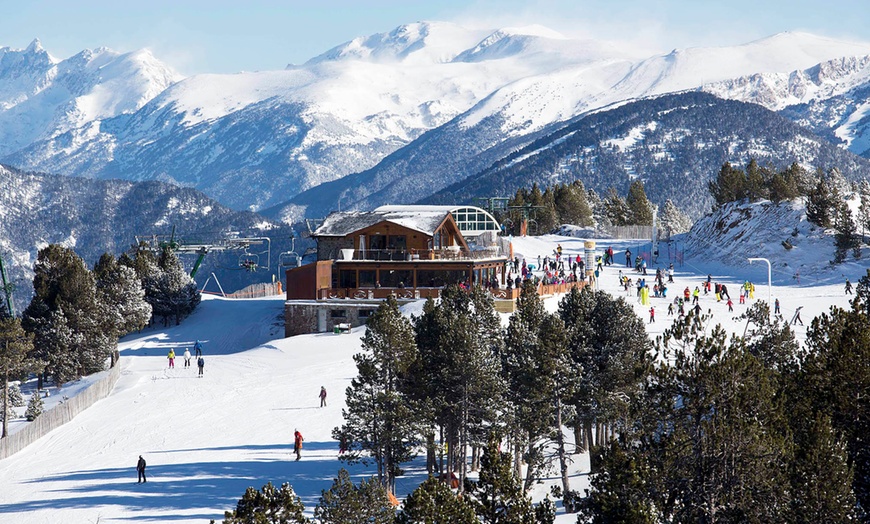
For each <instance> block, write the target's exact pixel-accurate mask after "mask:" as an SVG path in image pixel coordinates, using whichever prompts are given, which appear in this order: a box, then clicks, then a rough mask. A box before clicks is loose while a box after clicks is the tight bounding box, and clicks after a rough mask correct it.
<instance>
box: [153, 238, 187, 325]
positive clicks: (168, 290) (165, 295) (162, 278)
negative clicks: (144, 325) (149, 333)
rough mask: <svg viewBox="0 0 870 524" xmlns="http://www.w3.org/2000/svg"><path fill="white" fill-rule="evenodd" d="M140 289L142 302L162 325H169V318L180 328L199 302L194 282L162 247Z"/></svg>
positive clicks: (171, 253)
mask: <svg viewBox="0 0 870 524" xmlns="http://www.w3.org/2000/svg"><path fill="white" fill-rule="evenodd" d="M145 260H147V258H146V259H145ZM143 287H144V288H145V300H146V301H148V303H149V304H151V307H152V310H153V314H154V315H155V316H159V317H161V318H162V319H163V325H164V326H168V325H169V321H170V320H171V319H172V320H175V325H179V324H180V323H181V320H182V319H184V318H185V317H187V316H188V315H190V314H191V313H192V312H193V310H194V309H196V306H198V305H199V302H200V300H201V296H200V294H199V291H198V290H197V289H196V283H195V282H194V281H193V280H192V279H191V278H190V276H189V275H188V274H187V273H186V272H185V271H184V266H183V265H182V264H181V261H180V260H179V259H178V257H177V256H176V255H175V253H174V252H173V251H172V250H171V249H170V248H169V247H164V248H163V251H162V253H161V254H160V258H159V259H158V260H157V266H156V267H152V268H151V271H150V272H149V273H148V274H147V275H146V277H145V280H144V285H143Z"/></svg>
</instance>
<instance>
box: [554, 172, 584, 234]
mask: <svg viewBox="0 0 870 524" xmlns="http://www.w3.org/2000/svg"><path fill="white" fill-rule="evenodd" d="M554 192H555V206H556V213H557V215H558V222H559V223H560V224H575V225H578V226H581V227H589V226H591V225H592V223H593V221H592V208H591V207H590V206H589V202H588V200H587V194H586V188H585V187H583V182H581V181H580V180H577V181H575V182H573V183H572V184H568V185H558V186H556V188H555V189H554Z"/></svg>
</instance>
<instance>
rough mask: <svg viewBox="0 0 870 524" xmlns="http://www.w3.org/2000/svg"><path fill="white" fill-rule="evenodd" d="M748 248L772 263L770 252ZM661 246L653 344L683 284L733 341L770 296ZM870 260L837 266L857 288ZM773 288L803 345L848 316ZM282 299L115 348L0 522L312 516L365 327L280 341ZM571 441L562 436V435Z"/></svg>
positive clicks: (414, 308) (619, 248) (8, 470)
mask: <svg viewBox="0 0 870 524" xmlns="http://www.w3.org/2000/svg"><path fill="white" fill-rule="evenodd" d="M583 242H584V239H581V238H577V237H566V236H558V235H547V236H541V237H526V238H514V239H513V245H514V251H515V253H516V254H517V255H518V256H519V257H521V258H523V257H524V258H526V259H528V261H529V262H530V263H532V262H533V261H534V263H537V257H538V255H541V256H542V257H543V256H547V255H550V256H552V254H553V253H554V250H555V249H556V247H557V246H558V245H561V246H562V248H563V253H564V255H565V256H574V255H576V254H578V253H582V252H583V247H584V244H583ZM608 247H612V248H613V250H614V252H615V262H614V265H612V266H606V267H605V268H604V270H603V272H602V275H601V277H600V279H599V281H598V286H599V287H600V288H601V289H603V290H605V291H607V292H610V293H613V294H614V295H618V296H624V297H625V298H626V300H627V301H628V302H629V303H630V304H633V306H634V308H635V311H636V312H637V313H638V315H640V317H641V318H642V319H643V320H644V322H645V323H646V322H648V319H649V309H650V306H646V305H641V304H639V303H638V301H637V299H636V297H635V292H634V290H633V289H632V290H630V291H629V292H627V293H626V292H625V291H623V290H622V289H621V288H620V286H619V284H618V277H619V273H620V272H623V273H624V274H626V275H627V276H629V277H630V278H632V279H636V278H638V276H639V275H638V274H637V273H635V272H634V271H633V270H632V269H630V268H626V267H625V256H624V253H625V251H626V250H630V251H631V252H632V259H633V258H634V256H636V255H637V254H644V253H646V254H647V255H648V254H649V252H650V247H651V246H650V244H649V242H648V241H643V240H633V241H632V240H598V241H597V250H598V252H599V253H600V252H602V251H603V250H604V249H606V248H608ZM750 247H753V248H754V249H755V251H756V253H757V255H758V256H769V257H770V258H771V261H772V262H774V263H776V260H777V258H776V246H767V245H758V244H756V245H755V246H750ZM659 252H660V256H659V257H658V259H657V261H651V262H650V264H649V269H648V272H649V276H648V277H647V278H648V280H652V279H653V275H654V273H655V268H656V267H661V268H667V266H668V264H669V263H671V262H672V261H673V262H674V265H675V282H674V283H673V284H671V285H669V291H668V298H667V299H662V298H652V299H651V300H652V306H654V307H655V309H656V315H655V316H656V322H655V323H647V324H646V325H647V327H648V332H649V334H650V336H652V337H655V336H656V335H659V334H661V333H662V332H663V331H664V329H665V328H666V327H667V326H668V325H669V321H670V320H671V319H670V318H669V317H668V316H667V313H666V312H667V304H668V302H669V301H670V300H672V299H673V297H674V296H676V295H677V294H678V293H680V292H682V290H683V289H684V288H686V287H689V288H690V289H694V287H695V286H700V284H701V282H702V281H703V280H705V279H706V278H707V275H708V274H710V275H711V278H712V279H713V281H715V282H721V283H725V284H726V285H727V286H728V289H729V291H730V294H731V296H732V299H733V302H734V309H735V311H734V312H733V313H729V312H728V308H727V305H726V304H725V302H718V303H717V302H716V300H715V298H713V296H712V294H711V295H703V294H702V295H701V297H700V304H701V307H702V308H703V310H704V311H707V310H708V309H709V310H710V312H711V313H712V314H713V317H714V321H715V322H717V323H721V324H722V325H723V326H724V327H726V328H727V329H728V330H730V331H732V332H735V333H738V334H739V333H742V332H743V328H744V325H743V324H742V323H741V322H739V321H738V320H735V317H736V316H737V315H739V314H740V313H741V312H742V311H744V310H745V308H746V307H748V304H747V305H743V304H739V303H738V300H737V296H738V293H739V291H738V288H739V287H740V284H742V283H743V282H744V280H747V279H748V280H751V281H752V282H754V283H755V285H756V291H755V300H760V299H766V297H767V296H768V289H767V267H766V264H764V263H756V264H755V265H751V266H750V265H748V263H740V262H738V261H732V262H731V263H728V264H726V263H723V262H721V261H720V258H719V256H718V253H717V251H716V249H714V246H712V245H711V246H710V247H709V249H705V248H704V246H703V245H696V246H693V247H692V248H691V250H689V251H687V250H686V248H685V247H684V246H683V245H681V244H680V243H679V242H677V243H674V244H660V246H659ZM807 256H813V255H811V254H809V255H807ZM816 256H818V257H822V256H825V255H823V254H818V255H816ZM865 265H866V264H857V263H854V264H851V265H848V266H846V267H847V269H848V270H849V271H850V274H849V275H848V276H849V277H851V278H852V281H853V282H856V281H857V279H858V278H859V277H860V276H861V273H862V272H863V271H864V270H865V269H866V268H865V267H864V266H865ZM813 267H814V266H813ZM808 271H810V270H808ZM819 271H824V270H819ZM770 293H771V295H772V296H773V297H775V298H778V299H779V300H780V302H781V304H782V314H783V316H784V317H786V318H787V319H790V318H791V316H792V315H793V313H794V311H795V310H796V308H797V307H798V306H803V308H804V309H803V310H802V315H801V316H802V320H803V324H804V326H800V325H798V326H796V331H797V336H798V338H799V339H803V338H805V336H806V326H807V325H809V323H810V320H811V319H812V317H813V316H815V315H818V314H820V313H822V312H823V311H826V310H827V309H828V308H829V307H830V306H831V305H838V306H843V307H845V306H847V305H848V299H849V297H848V296H846V295H845V294H844V292H843V285H842V282H834V281H833V280H832V279H831V278H829V276H827V275H826V277H825V278H824V279H814V278H813V275H812V274H805V275H804V277H803V278H802V280H801V282H800V284H798V283H797V282H796V281H794V280H792V279H789V278H779V277H777V278H775V280H774V286H773V288H772V289H771V291H770ZM560 298H561V297H558V296H557V297H548V298H547V299H546V305H547V308H548V309H549V310H551V311H555V309H556V308H557V305H558V300H559V299H560ZM750 302H751V301H750ZM283 304H284V302H283V300H282V298H281V297H275V298H272V299H253V300H229V299H222V298H215V297H211V296H204V297H203V302H202V304H201V305H200V307H199V308H198V309H197V310H196V311H195V312H194V314H193V315H192V316H191V317H189V318H188V319H186V320H185V321H184V322H183V323H182V324H181V325H180V326H173V327H169V328H165V329H164V328H151V329H147V330H145V331H143V332H142V333H139V334H134V335H130V336H128V337H126V338H124V339H123V340H122V341H121V342H120V350H121V357H122V364H121V365H122V373H121V377H120V379H119V380H118V383H117V385H116V386H115V389H114V390H113V392H112V393H111V394H110V396H109V397H108V398H106V399H104V400H101V401H99V402H97V403H96V404H94V405H93V406H92V407H91V408H89V409H88V410H86V411H85V412H84V413H82V414H80V415H79V416H77V417H76V418H75V419H74V420H73V421H72V422H71V423H69V424H67V425H65V426H63V427H61V428H59V429H57V430H55V431H53V432H52V433H50V434H49V435H47V436H45V437H43V438H42V439H40V440H38V441H37V442H35V443H33V444H32V445H30V446H29V447H27V448H26V449H24V450H23V451H21V452H19V453H17V454H15V455H13V456H12V457H10V458H8V459H5V460H3V461H2V463H0V465H2V467H0V493H2V495H0V515H2V518H0V521H4V522H16V523H21V524H27V523H43V522H119V521H143V522H151V521H160V522H167V523H175V522H178V523H192V522H208V520H209V519H215V520H217V521H218V522H219V521H220V520H221V519H222V518H223V511H225V510H229V509H232V508H234V507H235V503H236V501H237V500H238V499H239V498H240V497H241V496H242V494H243V493H244V491H245V489H246V488H247V487H249V486H254V487H256V488H260V487H262V486H263V485H264V484H266V482H269V481H271V482H272V483H273V484H280V483H282V482H289V483H290V484H291V485H292V486H293V487H294V489H295V490H296V492H297V493H298V494H299V495H300V496H301V498H302V500H303V502H304V503H305V506H306V509H307V511H308V513H309V514H311V513H312V511H313V508H314V506H315V505H316V504H317V502H318V499H319V496H320V493H321V490H324V489H327V488H328V487H329V486H330V485H331V483H332V479H333V477H334V476H335V474H336V472H337V470H338V469H339V468H340V467H343V466H344V465H343V464H342V463H341V462H339V460H338V444H337V442H336V441H334V440H333V439H332V436H331V432H332V428H333V427H335V426H337V425H339V424H340V423H341V409H342V407H343V406H344V390H345V388H346V387H347V386H348V385H349V383H350V380H351V378H352V377H353V376H355V374H356V368H355V365H354V362H353V359H352V356H353V354H354V353H356V352H358V351H359V350H360V339H361V336H362V334H363V333H364V330H365V328H357V329H354V330H353V331H352V332H351V333H350V334H341V335H335V334H332V333H325V334H313V335H302V336H296V337H291V338H283ZM421 306H422V302H415V303H411V304H409V305H407V306H405V308H404V312H405V314H408V315H410V314H419V312H420V311H421ZM196 340H201V341H202V342H203V343H204V358H205V368H204V375H203V377H202V378H198V377H197V371H196V365H195V363H194V364H193V365H192V366H191V367H190V368H185V367H184V363H183V358H182V357H181V355H182V354H183V353H184V350H185V348H190V349H191V351H192V346H193V344H194V342H195V341H196ZM169 349H174V350H175V352H176V353H177V354H178V358H177V359H176V367H175V369H168V367H167V359H166V354H167V352H168V351H169ZM321 386H325V387H326V389H327V391H328V406H327V407H324V408H321V407H319V399H318V393H319V391H320V387H321ZM295 429H298V430H299V431H300V432H301V433H302V434H303V436H304V438H305V444H304V449H303V453H302V460H300V461H298V462H296V461H295V460H294V456H293V453H292V440H293V432H294V430H295ZM567 435H568V438H569V441H570V439H571V436H572V435H571V434H570V432H569V433H568V434H567ZM139 455H142V456H143V457H144V458H145V460H146V461H147V462H148V467H147V470H146V473H147V475H148V482H147V483H144V484H138V483H137V482H136V469H135V466H136V461H137V459H138V457H139ZM574 458H575V462H574V463H573V464H572V466H571V470H570V474H571V478H570V480H571V488H572V489H575V490H579V491H580V492H581V493H582V492H583V489H585V488H586V487H588V471H589V464H588V457H587V456H585V455H582V456H575V457H574ZM345 467H346V466H345ZM348 469H349V471H350V472H351V474H352V476H353V477H354V479H355V480H359V479H361V478H364V477H367V476H370V475H372V474H374V470H373V469H372V468H365V467H362V466H355V467H350V468H348ZM406 471H407V474H406V475H405V476H402V477H399V479H398V487H397V496H398V497H399V498H403V497H405V496H407V494H408V493H410V492H411V491H412V490H413V489H414V488H415V487H416V485H417V484H418V483H419V482H421V481H422V480H423V479H424V478H425V467H424V462H423V460H422V459H418V460H416V461H415V462H413V463H412V464H410V466H409V467H408V468H406ZM558 482H559V480H558V476H557V475H556V474H555V472H554V474H553V475H552V477H551V478H547V479H544V482H543V484H541V485H539V486H537V487H536V488H535V489H534V492H533V494H532V495H533V498H534V499H535V500H540V499H541V498H542V497H543V495H544V494H545V493H546V492H547V491H548V487H549V486H550V485H553V484H556V483H558ZM575 518H576V517H575V516H574V515H566V514H564V513H562V512H561V509H560V513H559V516H558V517H557V522H559V523H560V524H568V523H572V522H574V521H575Z"/></svg>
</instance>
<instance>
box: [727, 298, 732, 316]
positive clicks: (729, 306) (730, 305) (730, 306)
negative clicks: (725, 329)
mask: <svg viewBox="0 0 870 524" xmlns="http://www.w3.org/2000/svg"><path fill="white" fill-rule="evenodd" d="M726 304H728V312H729V313H733V312H734V302H731V299H730V298H729V299H728V302H726Z"/></svg>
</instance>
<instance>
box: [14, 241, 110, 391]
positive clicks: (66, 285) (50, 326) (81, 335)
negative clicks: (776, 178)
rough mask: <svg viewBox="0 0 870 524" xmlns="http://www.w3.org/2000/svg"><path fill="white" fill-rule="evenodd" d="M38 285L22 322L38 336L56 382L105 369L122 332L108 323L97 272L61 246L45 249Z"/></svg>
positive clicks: (36, 268)
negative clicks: (118, 332) (98, 285)
mask: <svg viewBox="0 0 870 524" xmlns="http://www.w3.org/2000/svg"><path fill="white" fill-rule="evenodd" d="M33 289H34V292H35V293H34V297H33V299H32V300H31V302H30V305H28V307H27V309H26V310H25V311H24V315H23V317H22V324H23V326H24V328H25V329H26V330H27V331H29V332H31V333H34V334H35V336H36V340H35V344H36V348H37V354H36V355H35V356H38V357H39V358H40V359H42V360H45V361H46V362H47V367H46V371H47V372H50V373H51V375H52V376H53V377H54V380H55V383H57V384H58V385H59V384H61V383H63V382H64V381H65V380H69V379H70V378H78V377H80V376H83V375H86V374H90V373H95V372H98V371H102V370H103V369H105V365H106V361H107V359H108V356H109V354H110V353H111V351H112V350H113V349H114V348H115V347H116V345H117V333H116V332H115V331H114V329H113V326H112V325H111V324H110V323H106V322H105V319H104V316H105V308H104V306H103V304H102V302H101V301H100V298H99V296H98V294H97V289H96V283H95V279H94V275H93V274H92V273H91V272H90V271H89V270H88V268H87V267H86V266H85V263H84V261H83V260H82V259H81V258H79V257H78V255H76V254H75V253H74V252H73V251H72V250H71V249H68V248H65V247H63V246H59V245H57V244H52V245H49V246H48V247H46V248H43V249H41V250H40V251H39V254H38V256H37V260H36V263H35V264H34V278H33ZM60 337H63V338H60ZM41 386H42V381H41V380H40V384H39V387H41Z"/></svg>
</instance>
